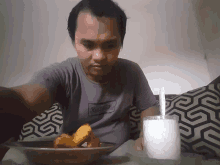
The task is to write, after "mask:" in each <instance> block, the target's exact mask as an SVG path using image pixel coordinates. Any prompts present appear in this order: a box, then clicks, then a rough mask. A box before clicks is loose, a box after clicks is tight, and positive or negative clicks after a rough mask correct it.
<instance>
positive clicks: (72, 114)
mask: <svg viewBox="0 0 220 165" xmlns="http://www.w3.org/2000/svg"><path fill="white" fill-rule="evenodd" d="M112 73H113V74H111V79H110V81H109V82H108V83H107V84H104V85H100V84H98V83H96V82H93V81H91V80H90V79H89V78H87V76H86V74H85V72H84V70H83V68H82V66H81V63H80V61H79V59H78V58H77V57H75V58H69V59H67V60H66V61H63V62H61V63H55V64H53V65H51V66H49V67H46V68H44V69H42V70H40V71H38V72H36V73H35V74H34V76H33V78H32V79H31V81H30V82H29V83H31V84H41V85H43V86H44V87H46V88H47V89H48V90H49V92H50V93H56V102H59V103H60V104H61V106H62V112H63V125H62V127H61V133H70V132H71V133H73V132H75V131H76V130H77V129H78V128H79V126H81V125H82V124H84V123H89V124H90V125H91V127H92V130H93V132H94V134H95V135H96V136H97V137H99V138H100V141H101V142H111V143H115V144H116V145H117V146H119V145H121V144H122V143H124V142H125V141H127V140H128V139H129V134H130V127H129V126H130V123H129V116H128V111H129V108H130V107H131V106H132V105H134V106H136V107H137V108H138V109H139V110H140V111H142V110H145V109H147V108H149V107H151V106H153V105H154V104H155V103H156V99H155V97H154V95H153V94H152V91H151V89H150V87H149V85H148V82H147V80H146V78H145V75H144V73H143V71H142V70H141V68H140V67H139V66H138V65H137V64H136V63H134V62H131V61H129V60H125V59H121V58H119V59H118V63H117V65H116V66H115V67H114V69H113V70H112Z"/></svg>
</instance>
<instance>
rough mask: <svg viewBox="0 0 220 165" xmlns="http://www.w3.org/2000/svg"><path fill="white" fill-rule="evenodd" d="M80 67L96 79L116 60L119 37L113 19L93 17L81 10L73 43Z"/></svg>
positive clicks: (118, 49)
mask: <svg viewBox="0 0 220 165" xmlns="http://www.w3.org/2000/svg"><path fill="white" fill-rule="evenodd" d="M74 47H75V49H76V51H77V54H78V58H79V59H80V61H81V64H82V67H83V69H84V71H85V73H86V74H87V77H88V78H90V79H91V80H94V81H95V80H97V79H99V80H100V78H101V77H102V76H106V75H107V74H108V73H110V72H111V68H112V66H113V65H114V64H115V62H117V60H118V54H119V52H120V48H121V37H120V35H119V33H118V28H117V23H116V21H115V20H114V19H111V18H106V17H101V18H100V17H98V18H97V17H94V16H93V15H91V14H90V13H89V12H88V11H87V12H86V11H84V12H81V13H80V14H79V16H78V20H77V29H76V33H75V45H74Z"/></svg>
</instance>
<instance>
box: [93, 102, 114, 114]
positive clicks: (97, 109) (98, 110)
mask: <svg viewBox="0 0 220 165" xmlns="http://www.w3.org/2000/svg"><path fill="white" fill-rule="evenodd" d="M115 106H116V101H109V102H104V103H89V116H96V115H101V114H105V113H112V112H114V111H115Z"/></svg>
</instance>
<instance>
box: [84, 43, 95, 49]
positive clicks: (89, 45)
mask: <svg viewBox="0 0 220 165" xmlns="http://www.w3.org/2000/svg"><path fill="white" fill-rule="evenodd" d="M83 45H84V47H86V48H87V49H92V48H93V47H94V44H83Z"/></svg>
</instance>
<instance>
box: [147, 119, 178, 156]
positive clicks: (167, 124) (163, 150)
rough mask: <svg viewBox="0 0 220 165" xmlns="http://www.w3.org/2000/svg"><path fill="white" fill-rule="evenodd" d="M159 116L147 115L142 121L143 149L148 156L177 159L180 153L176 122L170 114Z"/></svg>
mask: <svg viewBox="0 0 220 165" xmlns="http://www.w3.org/2000/svg"><path fill="white" fill-rule="evenodd" d="M160 117H161V116H158V118H157V119H155V117H147V118H146V119H145V120H144V121H143V133H144V150H145V152H146V154H147V156H148V157H149V158H154V159H171V160H178V159H179V158H180V153H181V148H180V132H179V125H178V122H177V120H175V119H172V117H171V116H165V117H162V118H160Z"/></svg>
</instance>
